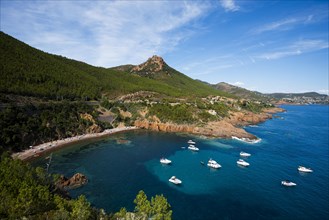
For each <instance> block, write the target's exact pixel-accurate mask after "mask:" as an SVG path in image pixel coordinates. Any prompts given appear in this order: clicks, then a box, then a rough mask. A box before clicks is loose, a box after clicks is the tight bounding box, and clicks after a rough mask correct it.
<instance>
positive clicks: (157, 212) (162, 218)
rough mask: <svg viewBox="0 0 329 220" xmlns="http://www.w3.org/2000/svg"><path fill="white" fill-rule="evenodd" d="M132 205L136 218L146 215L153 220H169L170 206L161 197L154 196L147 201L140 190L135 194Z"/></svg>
mask: <svg viewBox="0 0 329 220" xmlns="http://www.w3.org/2000/svg"><path fill="white" fill-rule="evenodd" d="M134 203H135V204H136V207H135V213H136V214H137V216H136V217H138V216H141V217H142V216H145V215H146V216H147V217H148V218H150V217H151V218H152V219H154V220H169V219H171V215H172V211H171V210H170V204H169V203H168V202H167V199H166V198H165V197H164V196H163V195H156V196H155V197H152V198H151V201H149V200H147V196H146V194H145V193H144V191H142V190H141V191H139V193H138V194H137V196H136V199H135V200H134Z"/></svg>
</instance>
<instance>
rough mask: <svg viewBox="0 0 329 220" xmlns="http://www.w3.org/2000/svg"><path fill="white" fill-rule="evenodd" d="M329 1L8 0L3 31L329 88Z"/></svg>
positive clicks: (57, 44)
mask: <svg viewBox="0 0 329 220" xmlns="http://www.w3.org/2000/svg"><path fill="white" fill-rule="evenodd" d="M328 4H329V3H328V0H323V1H322V0H315V1H308V0H300V1H294V0H289V1H261V0H254V1H253V0H250V1H249V0H243V1H237V0H211V1H196V0H193V1H150V0H148V1H146V0H145V1H81V0H79V1H77V0H72V1H64V0H57V1H55V0H52V1H15V0H10V1H9V0H1V11H0V15H1V20H0V22H1V31H3V32H5V33H7V34H9V35H11V36H13V37H15V38H17V39H19V40H21V41H24V42H25V43H27V44H29V45H31V46H33V47H36V48H38V49H41V50H43V51H46V52H49V53H54V54H59V55H63V56H66V57H69V58H72V59H76V60H80V61H84V62H86V63H89V64H92V65H95V66H103V67H113V66H118V65H122V64H139V63H141V62H144V61H145V60H146V59H147V58H148V57H150V56H152V55H154V54H157V55H160V56H162V57H163V58H164V59H165V61H166V62H167V63H168V64H169V65H170V66H172V67H173V68H175V69H177V70H179V71H180V72H182V73H184V74H186V75H188V76H190V77H191V78H193V79H200V80H203V81H206V82H209V83H213V84H214V83H218V82H228V83H231V84H234V85H238V86H241V87H244V88H247V89H251V90H257V91H260V92H265V93H270V92H306V91H316V92H320V93H325V94H328V87H329V86H328Z"/></svg>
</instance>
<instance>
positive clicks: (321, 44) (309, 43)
mask: <svg viewBox="0 0 329 220" xmlns="http://www.w3.org/2000/svg"><path fill="white" fill-rule="evenodd" d="M327 48H329V46H328V42H327V41H324V40H300V41H297V42H295V43H292V44H291V45H287V46H286V47H283V48H279V49H277V50H276V51H271V52H267V53H263V54H261V55H258V56H255V57H257V58H260V59H267V60H274V59H280V58H283V57H287V56H295V55H300V54H303V53H309V52H313V51H317V50H322V49H327Z"/></svg>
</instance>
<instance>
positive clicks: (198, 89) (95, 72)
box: [0, 32, 229, 100]
mask: <svg viewBox="0 0 329 220" xmlns="http://www.w3.org/2000/svg"><path fill="white" fill-rule="evenodd" d="M0 70H1V77H0V93H2V94H14V95H21V96H33V97H39V98H44V99H52V100H58V99H68V100H86V99H87V100H88V99H92V100H97V99H100V98H101V97H102V96H107V97H110V98H114V97H117V96H119V95H124V94H128V93H133V92H137V91H151V92H155V93H158V94H159V95H161V96H171V97H202V96H208V95H223V96H229V95H228V94H226V93H223V92H221V91H218V90H215V89H213V88H211V87H209V86H206V85H204V84H203V83H200V82H198V81H196V80H193V79H191V78H189V77H187V76H186V75H184V74H182V73H179V72H178V71H176V70H174V69H173V68H171V67H169V66H168V65H167V64H166V63H165V62H164V61H163V59H162V58H160V57H158V56H153V57H151V58H150V59H148V60H147V61H146V62H145V63H142V64H140V65H137V66H135V65H125V66H120V67H116V68H102V67H94V66H92V65H89V64H87V63H83V62H80V61H76V60H72V59H68V58H65V57H62V56H58V55H53V54H49V53H45V52H43V51H41V50H38V49H35V48H33V47H31V46H29V45H27V44H25V43H23V42H21V41H19V40H17V39H15V38H13V37H11V36H9V35H7V34H5V33H4V32H0Z"/></svg>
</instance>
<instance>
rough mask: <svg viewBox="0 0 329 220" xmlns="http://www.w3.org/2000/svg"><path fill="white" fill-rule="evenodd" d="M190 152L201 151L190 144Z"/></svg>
mask: <svg viewBox="0 0 329 220" xmlns="http://www.w3.org/2000/svg"><path fill="white" fill-rule="evenodd" d="M188 149H189V150H193V151H199V148H197V147H196V146H194V145H193V144H190V146H188Z"/></svg>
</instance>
